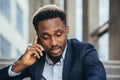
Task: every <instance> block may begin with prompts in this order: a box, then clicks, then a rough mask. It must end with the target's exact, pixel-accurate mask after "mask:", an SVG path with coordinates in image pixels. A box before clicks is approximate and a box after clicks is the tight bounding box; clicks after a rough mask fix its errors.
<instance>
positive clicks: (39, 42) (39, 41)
mask: <svg viewBox="0 0 120 80" xmlns="http://www.w3.org/2000/svg"><path fill="white" fill-rule="evenodd" d="M37 43H38V44H40V45H42V43H41V40H40V38H39V36H38V40H37ZM42 52H43V53H46V51H42Z"/></svg>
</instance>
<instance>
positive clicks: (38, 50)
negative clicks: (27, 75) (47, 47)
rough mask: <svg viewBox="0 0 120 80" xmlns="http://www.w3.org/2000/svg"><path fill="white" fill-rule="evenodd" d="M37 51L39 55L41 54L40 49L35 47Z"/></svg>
mask: <svg viewBox="0 0 120 80" xmlns="http://www.w3.org/2000/svg"><path fill="white" fill-rule="evenodd" d="M36 50H37V52H38V53H39V55H40V56H43V53H42V51H41V50H40V49H39V48H36Z"/></svg>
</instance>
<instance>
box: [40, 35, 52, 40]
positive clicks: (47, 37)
mask: <svg viewBox="0 0 120 80" xmlns="http://www.w3.org/2000/svg"><path fill="white" fill-rule="evenodd" d="M41 38H42V39H45V40H47V39H49V38H50V36H48V35H43V36H42V37H41Z"/></svg>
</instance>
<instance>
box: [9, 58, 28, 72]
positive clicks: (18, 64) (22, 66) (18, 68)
mask: <svg viewBox="0 0 120 80" xmlns="http://www.w3.org/2000/svg"><path fill="white" fill-rule="evenodd" d="M27 67H28V66H27V65H25V64H24V63H23V62H22V61H21V60H19V61H17V62H16V63H15V64H14V65H13V66H12V69H11V70H12V71H13V72H16V73H19V72H22V71H23V70H24V69H26V68H27Z"/></svg>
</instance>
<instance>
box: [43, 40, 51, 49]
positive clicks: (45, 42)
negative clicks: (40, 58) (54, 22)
mask: <svg viewBox="0 0 120 80" xmlns="http://www.w3.org/2000/svg"><path fill="white" fill-rule="evenodd" d="M42 46H43V47H44V49H46V50H47V49H49V47H50V45H49V43H48V41H42Z"/></svg>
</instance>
